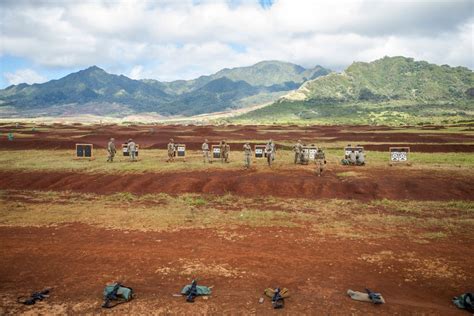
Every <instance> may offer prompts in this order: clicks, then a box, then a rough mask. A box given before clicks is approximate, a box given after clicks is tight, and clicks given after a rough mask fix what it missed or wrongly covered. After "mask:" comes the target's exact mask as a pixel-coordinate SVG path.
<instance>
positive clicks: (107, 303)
mask: <svg viewBox="0 0 474 316" xmlns="http://www.w3.org/2000/svg"><path fill="white" fill-rule="evenodd" d="M120 286H121V284H120V283H117V284H115V286H114V289H113V290H112V291H111V292H110V293H108V294H107V295H106V296H105V297H104V303H103V304H102V307H103V308H111V307H113V306H111V305H110V302H111V301H115V300H118V297H117V291H118V290H119V288H120ZM114 306H115V305H114Z"/></svg>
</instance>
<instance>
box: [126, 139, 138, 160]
mask: <svg viewBox="0 0 474 316" xmlns="http://www.w3.org/2000/svg"><path fill="white" fill-rule="evenodd" d="M136 150H137V145H136V144H135V142H134V141H133V139H131V138H130V139H129V140H128V144H127V151H128V155H129V157H130V161H137V160H136V158H135V154H136Z"/></svg>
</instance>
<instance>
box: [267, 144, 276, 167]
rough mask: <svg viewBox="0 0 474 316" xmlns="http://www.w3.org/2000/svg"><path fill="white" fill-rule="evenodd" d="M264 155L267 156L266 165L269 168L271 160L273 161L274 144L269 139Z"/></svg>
mask: <svg viewBox="0 0 474 316" xmlns="http://www.w3.org/2000/svg"><path fill="white" fill-rule="evenodd" d="M265 154H266V155H267V163H268V165H269V166H271V165H272V163H273V160H275V144H274V143H273V141H272V140H271V139H270V140H269V141H268V143H267V144H266V145H265Z"/></svg>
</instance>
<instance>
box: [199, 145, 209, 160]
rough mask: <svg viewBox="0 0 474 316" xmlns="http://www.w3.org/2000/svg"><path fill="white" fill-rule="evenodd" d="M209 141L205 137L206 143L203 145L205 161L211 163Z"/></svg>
mask: <svg viewBox="0 0 474 316" xmlns="http://www.w3.org/2000/svg"><path fill="white" fill-rule="evenodd" d="M207 142H208V141H207V139H205V140H204V143H203V144H202V146H201V149H202V157H203V159H204V163H206V162H207V163H209V144H208V143H207Z"/></svg>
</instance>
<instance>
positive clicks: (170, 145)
mask: <svg viewBox="0 0 474 316" xmlns="http://www.w3.org/2000/svg"><path fill="white" fill-rule="evenodd" d="M175 154H176V147H175V145H174V140H173V138H170V142H169V143H168V160H166V162H173V161H174V156H175Z"/></svg>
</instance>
